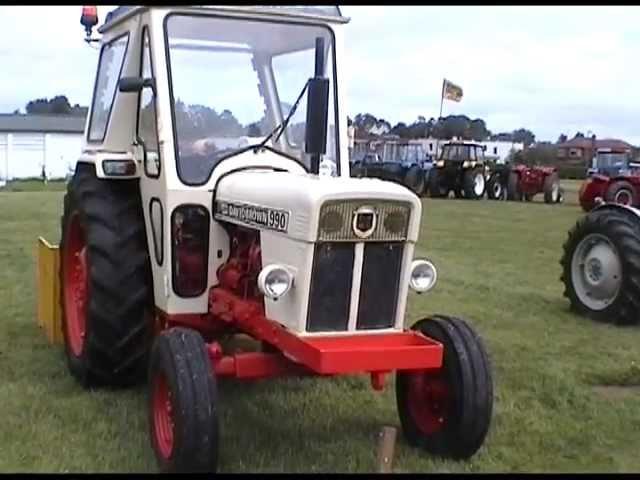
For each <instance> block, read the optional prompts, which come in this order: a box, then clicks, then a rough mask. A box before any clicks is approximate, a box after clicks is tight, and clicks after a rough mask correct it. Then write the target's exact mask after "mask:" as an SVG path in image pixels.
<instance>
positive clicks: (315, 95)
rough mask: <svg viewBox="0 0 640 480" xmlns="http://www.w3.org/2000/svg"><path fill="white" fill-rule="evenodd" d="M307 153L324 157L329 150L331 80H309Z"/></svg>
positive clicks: (306, 133)
mask: <svg viewBox="0 0 640 480" xmlns="http://www.w3.org/2000/svg"><path fill="white" fill-rule="evenodd" d="M308 88H309V91H308V93H307V124H306V129H305V152H306V153H308V154H310V155H312V156H319V155H324V153H325V152H326V150H327V116H328V114H329V79H328V78H318V77H315V78H311V79H309V87H308Z"/></svg>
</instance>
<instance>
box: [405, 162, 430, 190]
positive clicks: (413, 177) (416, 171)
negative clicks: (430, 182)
mask: <svg viewBox="0 0 640 480" xmlns="http://www.w3.org/2000/svg"><path fill="white" fill-rule="evenodd" d="M404 185H405V186H406V187H407V188H408V189H409V190H411V191H412V192H413V193H415V194H416V195H418V196H419V197H421V196H422V195H424V191H425V187H426V180H425V177H424V171H423V170H422V169H421V168H420V167H419V166H418V165H413V166H412V167H411V168H409V170H407V174H406V175H405V177H404Z"/></svg>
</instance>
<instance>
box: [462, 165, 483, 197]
mask: <svg viewBox="0 0 640 480" xmlns="http://www.w3.org/2000/svg"><path fill="white" fill-rule="evenodd" d="M462 187H463V190H464V198H469V199H472V200H479V199H481V198H482V197H483V196H484V190H485V179H484V169H483V168H482V167H478V168H474V169H472V170H467V171H466V172H464V177H463V185H462Z"/></svg>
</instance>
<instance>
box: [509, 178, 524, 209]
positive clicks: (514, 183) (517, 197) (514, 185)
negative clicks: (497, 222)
mask: <svg viewBox="0 0 640 480" xmlns="http://www.w3.org/2000/svg"><path fill="white" fill-rule="evenodd" d="M507 200H511V201H516V202H521V201H522V192H521V191H520V176H519V175H518V174H517V173H516V172H510V173H509V180H508V181H507Z"/></svg>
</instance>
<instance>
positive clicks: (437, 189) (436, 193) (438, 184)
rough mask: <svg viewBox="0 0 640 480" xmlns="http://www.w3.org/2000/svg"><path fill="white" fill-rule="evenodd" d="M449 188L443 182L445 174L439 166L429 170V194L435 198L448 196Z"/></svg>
mask: <svg viewBox="0 0 640 480" xmlns="http://www.w3.org/2000/svg"><path fill="white" fill-rule="evenodd" d="M448 193H449V189H448V188H447V186H446V185H444V182H443V175H442V174H441V173H440V171H439V170H438V169H437V168H432V169H431V170H430V171H429V195H430V196H431V197H433V198H442V197H446V196H447V195H448Z"/></svg>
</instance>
